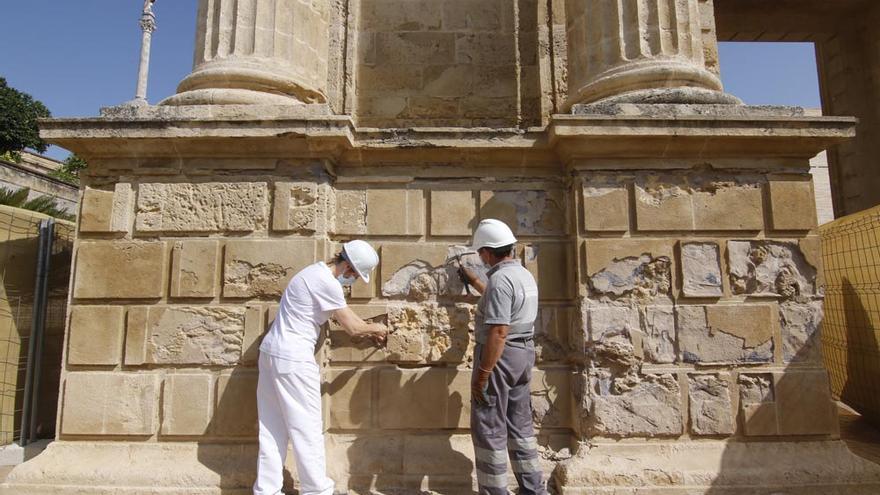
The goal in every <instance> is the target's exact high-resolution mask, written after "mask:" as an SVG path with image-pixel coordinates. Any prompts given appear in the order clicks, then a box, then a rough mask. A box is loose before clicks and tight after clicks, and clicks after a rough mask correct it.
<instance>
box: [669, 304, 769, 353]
mask: <svg viewBox="0 0 880 495" xmlns="http://www.w3.org/2000/svg"><path fill="white" fill-rule="evenodd" d="M676 320H677V327H678V338H679V349H680V351H681V359H682V361H684V362H686V363H699V364H721V363H769V362H772V361H773V349H774V341H773V335H774V331H775V329H776V327H777V325H778V317H777V315H776V307H775V305H772V304H737V305H713V306H677V307H676Z"/></svg>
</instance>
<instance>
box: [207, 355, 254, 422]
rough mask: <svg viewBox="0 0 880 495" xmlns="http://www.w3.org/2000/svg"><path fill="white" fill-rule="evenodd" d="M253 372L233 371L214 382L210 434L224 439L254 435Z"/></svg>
mask: <svg viewBox="0 0 880 495" xmlns="http://www.w3.org/2000/svg"><path fill="white" fill-rule="evenodd" d="M257 378H258V374H257V372H256V371H233V372H232V373H231V374H224V375H220V377H219V378H218V379H217V393H216V400H215V402H214V417H213V420H212V422H211V433H212V434H214V435H219V436H224V437H251V438H256V435H257Z"/></svg>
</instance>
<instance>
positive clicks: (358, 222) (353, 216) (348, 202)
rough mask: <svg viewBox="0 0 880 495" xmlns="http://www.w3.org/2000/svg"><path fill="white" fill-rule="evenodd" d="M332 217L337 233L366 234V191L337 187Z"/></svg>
mask: <svg viewBox="0 0 880 495" xmlns="http://www.w3.org/2000/svg"><path fill="white" fill-rule="evenodd" d="M334 218H335V222H334V232H336V233H337V234H352V235H357V234H366V233H367V191H365V190H360V189H358V190H346V189H337V190H336V204H335V208H334Z"/></svg>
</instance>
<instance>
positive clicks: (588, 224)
mask: <svg viewBox="0 0 880 495" xmlns="http://www.w3.org/2000/svg"><path fill="white" fill-rule="evenodd" d="M583 201H584V212H583V216H584V221H583V226H584V229H585V230H586V231H588V232H623V231H627V230H629V190H628V188H627V185H626V184H621V183H618V182H617V181H614V180H612V179H596V180H591V181H589V182H586V183H584V187H583Z"/></svg>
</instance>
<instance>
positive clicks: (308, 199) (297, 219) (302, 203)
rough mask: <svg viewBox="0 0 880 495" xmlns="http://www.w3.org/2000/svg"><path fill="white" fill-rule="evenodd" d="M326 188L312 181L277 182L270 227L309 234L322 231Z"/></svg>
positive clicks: (327, 194) (324, 223)
mask: <svg viewBox="0 0 880 495" xmlns="http://www.w3.org/2000/svg"><path fill="white" fill-rule="evenodd" d="M328 196H329V187H328V186H327V185H326V184H316V183H314V182H278V183H276V184H275V202H274V207H273V211H272V230H276V231H279V232H296V233H300V234H306V235H308V234H313V233H315V232H322V231H325V227H326V217H327V210H328V206H327V203H328V199H327V198H328Z"/></svg>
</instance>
